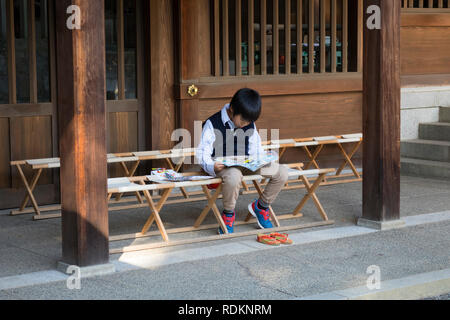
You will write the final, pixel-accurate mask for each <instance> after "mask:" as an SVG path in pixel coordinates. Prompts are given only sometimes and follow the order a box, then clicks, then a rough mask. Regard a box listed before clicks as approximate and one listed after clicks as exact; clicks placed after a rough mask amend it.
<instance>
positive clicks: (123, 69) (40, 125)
mask: <svg viewBox="0 0 450 320" xmlns="http://www.w3.org/2000/svg"><path fill="white" fill-rule="evenodd" d="M54 3H55V0H0V209H5V208H14V207H17V206H18V205H19V204H20V201H21V200H22V198H23V197H24V194H25V191H24V186H23V183H22V181H21V179H20V177H19V173H18V172H17V170H16V169H15V168H12V167H11V166H10V161H13V160H24V159H34V158H50V157H58V155H59V151H58V128H57V106H56V101H57V92H56V87H57V86H56V85H57V81H64V79H61V80H58V79H57V78H56V67H55V66H56V58H55V23H54V21H55V19H54ZM141 6H142V1H141V0H137V1H135V0H105V40H106V47H105V63H106V77H107V78H106V91H107V92H106V94H107V112H108V116H107V117H108V118H107V131H108V132H107V140H108V141H107V143H108V152H125V151H137V150H142V149H145V121H144V119H145V118H144V102H143V101H144V92H143V91H144V89H143V87H144V85H143V81H144V80H143V78H144V75H143V70H144V68H143V63H144V62H143V56H144V55H143V40H142V34H143V22H142V21H143V17H142V12H143V10H142V9H141ZM92 67H95V66H92ZM25 174H26V175H27V176H28V177H30V176H31V172H30V170H25ZM110 174H111V175H120V174H122V171H118V169H117V168H114V167H111V169H110ZM35 196H36V198H37V201H38V203H39V204H48V203H57V202H59V170H53V171H51V170H46V171H45V172H43V173H42V176H41V178H40V179H39V181H38V185H37V186H36V189H35Z"/></svg>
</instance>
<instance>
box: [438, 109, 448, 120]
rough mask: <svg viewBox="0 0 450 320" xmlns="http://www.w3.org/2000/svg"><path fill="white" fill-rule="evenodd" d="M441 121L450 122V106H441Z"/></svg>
mask: <svg viewBox="0 0 450 320" xmlns="http://www.w3.org/2000/svg"><path fill="white" fill-rule="evenodd" d="M439 122H450V107H440V108H439Z"/></svg>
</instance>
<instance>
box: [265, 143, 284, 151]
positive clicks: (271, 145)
mask: <svg viewBox="0 0 450 320" xmlns="http://www.w3.org/2000/svg"><path fill="white" fill-rule="evenodd" d="M262 147H263V149H264V150H267V149H280V148H281V146H280V145H279V144H267V145H265V146H262Z"/></svg>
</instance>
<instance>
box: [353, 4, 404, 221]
mask: <svg viewBox="0 0 450 320" xmlns="http://www.w3.org/2000/svg"><path fill="white" fill-rule="evenodd" d="M371 5H376V6H378V7H379V8H380V9H381V11H380V19H381V29H369V28H368V27H367V19H368V18H369V17H370V16H371V14H367V8H368V6H371ZM400 6H401V0H364V22H363V29H364V67H363V69H364V72H363V73H364V74H363V91H364V92H363V126H364V129H363V130H364V150H363V172H364V174H363V213H362V218H361V219H360V220H359V221H358V224H360V225H364V226H372V227H375V228H379V229H385V228H390V227H395V226H398V225H399V224H401V223H402V222H400V220H399V219H400ZM396 221H397V222H399V223H396Z"/></svg>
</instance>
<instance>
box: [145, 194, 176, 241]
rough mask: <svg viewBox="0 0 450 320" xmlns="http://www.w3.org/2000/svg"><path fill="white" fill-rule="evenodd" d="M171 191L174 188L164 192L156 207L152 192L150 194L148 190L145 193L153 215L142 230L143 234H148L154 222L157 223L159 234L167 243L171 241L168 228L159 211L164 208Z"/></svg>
mask: <svg viewBox="0 0 450 320" xmlns="http://www.w3.org/2000/svg"><path fill="white" fill-rule="evenodd" d="M171 191H172V188H169V189H166V190H164V193H163V195H162V196H161V199H160V200H159V201H158V204H157V205H155V203H154V202H153V199H152V197H151V195H150V192H148V190H144V191H143V193H144V196H145V198H146V199H147V202H148V205H149V207H150V212H151V214H150V217H149V218H148V220H147V222H146V223H145V225H144V227H143V228H142V231H141V233H142V234H145V233H147V231H148V229H149V228H150V227H151V225H152V224H153V221H156V225H157V226H158V229H159V232H160V233H161V236H162V238H163V240H164V241H165V242H168V241H169V236H168V235H167V231H166V228H165V227H164V224H163V222H162V220H161V217H160V216H159V211H160V210H161V208H162V207H163V205H164V202H166V200H167V198H168V197H169V194H170V192H171Z"/></svg>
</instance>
